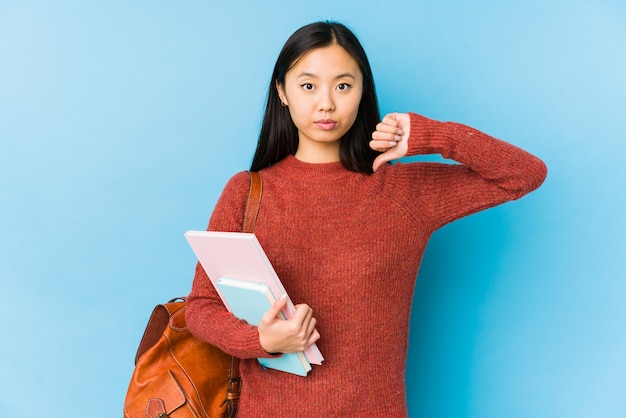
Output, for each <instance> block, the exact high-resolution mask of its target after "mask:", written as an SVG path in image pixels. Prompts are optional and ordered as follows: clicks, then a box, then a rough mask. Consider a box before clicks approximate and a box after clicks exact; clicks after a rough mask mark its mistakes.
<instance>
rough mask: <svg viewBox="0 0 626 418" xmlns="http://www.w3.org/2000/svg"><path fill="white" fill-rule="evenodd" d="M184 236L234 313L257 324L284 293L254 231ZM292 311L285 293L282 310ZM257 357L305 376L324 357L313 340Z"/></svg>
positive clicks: (265, 364)
mask: <svg viewBox="0 0 626 418" xmlns="http://www.w3.org/2000/svg"><path fill="white" fill-rule="evenodd" d="M185 238H186V239H187V241H188V242H189V245H191V248H192V249H193V251H194V253H195V254H196V257H198V260H199V261H200V264H201V265H202V267H203V268H204V271H205V272H206V273H207V275H208V276H209V279H210V280H211V282H212V283H213V286H215V289H216V290H217V293H218V294H219V295H220V297H221V298H222V301H223V302H224V305H225V306H226V307H227V308H228V310H229V311H231V312H232V313H233V315H235V316H236V317H238V318H240V319H244V320H246V321H247V322H248V323H249V324H251V325H258V324H259V322H260V320H261V317H262V316H263V315H264V314H265V312H267V310H268V309H269V308H270V307H271V306H272V304H273V303H274V301H276V299H278V298H280V297H282V296H283V295H287V292H286V291H285V288H284V287H283V284H282V282H281V281H280V279H279V278H278V275H277V274H276V272H275V271H274V268H273V267H272V264H271V263H270V261H269V259H268V258H267V255H266V254H265V251H264V250H263V248H262V247H261V244H260V243H259V241H258V240H257V238H256V236H255V235H254V234H249V233H243V232H215V231H187V232H186V233H185ZM295 312H296V309H295V306H294V304H293V302H292V301H291V299H289V296H288V295H287V305H286V307H285V309H283V311H282V312H281V314H282V316H283V318H284V319H290V318H292V317H293V316H294V314H295ZM258 360H259V363H260V364H261V365H262V366H263V367H267V368H271V369H276V370H281V371H284V372H288V373H293V374H297V375H300V376H306V375H307V374H308V372H309V371H311V364H316V365H320V364H322V361H323V360H324V357H322V354H321V353H320V351H319V349H318V348H317V345H316V344H313V345H311V346H310V347H309V348H307V349H306V350H305V351H303V352H298V353H287V354H283V355H282V356H280V357H275V358H259V359H258Z"/></svg>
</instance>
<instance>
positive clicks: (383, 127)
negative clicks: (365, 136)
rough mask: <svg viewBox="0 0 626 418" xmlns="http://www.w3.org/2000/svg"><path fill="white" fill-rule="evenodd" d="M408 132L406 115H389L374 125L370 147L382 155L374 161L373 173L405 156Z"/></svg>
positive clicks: (409, 123)
mask: <svg viewBox="0 0 626 418" xmlns="http://www.w3.org/2000/svg"><path fill="white" fill-rule="evenodd" d="M410 130H411V118H410V117H409V115H408V114H407V113H389V114H387V115H385V117H384V118H383V120H382V121H381V122H380V123H379V124H378V125H376V130H375V131H374V132H373V133H372V140H371V141H370V147H371V148H372V149H373V150H376V151H379V152H382V154H380V155H379V156H378V157H376V159H375V160H374V164H373V165H372V168H373V169H374V171H376V170H378V167H380V166H381V165H383V164H384V163H387V162H389V161H391V160H395V159H397V158H401V157H404V156H405V155H406V153H407V151H408V149H409V146H408V138H409V131H410Z"/></svg>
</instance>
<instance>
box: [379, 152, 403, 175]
mask: <svg viewBox="0 0 626 418" xmlns="http://www.w3.org/2000/svg"><path fill="white" fill-rule="evenodd" d="M402 156H403V155H402V153H401V152H398V151H396V150H395V149H390V150H389V151H387V152H384V153H383V154H380V155H379V156H378V157H376V159H375V160H374V163H373V164H372V169H373V170H374V171H376V170H378V169H379V168H380V166H381V165H383V164H385V163H388V162H389V161H392V160H396V159H398V158H401V157H402Z"/></svg>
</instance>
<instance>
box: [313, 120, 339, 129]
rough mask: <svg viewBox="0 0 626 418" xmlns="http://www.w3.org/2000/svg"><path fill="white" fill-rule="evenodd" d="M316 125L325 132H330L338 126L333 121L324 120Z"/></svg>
mask: <svg viewBox="0 0 626 418" xmlns="http://www.w3.org/2000/svg"><path fill="white" fill-rule="evenodd" d="M314 123H315V126H317V127H318V128H320V129H322V130H324V131H329V130H331V129H333V128H334V127H335V126H337V122H336V121H334V120H332V119H322V120H318V121H316V122H314Z"/></svg>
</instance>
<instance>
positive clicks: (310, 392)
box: [187, 22, 546, 418]
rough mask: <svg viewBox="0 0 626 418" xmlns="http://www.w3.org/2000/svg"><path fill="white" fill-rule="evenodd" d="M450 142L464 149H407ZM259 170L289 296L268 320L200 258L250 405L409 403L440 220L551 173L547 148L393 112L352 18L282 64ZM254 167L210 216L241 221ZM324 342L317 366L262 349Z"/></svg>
mask: <svg viewBox="0 0 626 418" xmlns="http://www.w3.org/2000/svg"><path fill="white" fill-rule="evenodd" d="M433 153H435V154H441V155H443V156H444V157H446V158H449V159H452V160H455V161H456V162H458V163H459V164H443V163H426V162H415V163H406V164H403V163H396V164H389V162H390V161H391V160H395V159H398V158H400V157H403V156H411V155H418V154H433ZM251 170H254V171H259V172H260V173H261V174H262V176H263V181H264V189H263V198H262V202H261V208H260V212H259V216H258V221H257V224H256V230H255V234H256V236H257V237H258V239H259V241H260V242H261V245H262V246H263V248H264V249H265V251H266V253H267V255H268V257H269V259H270V260H271V262H272V264H273V265H274V268H275V269H276V271H277V273H278V276H279V277H280V278H281V280H282V282H283V284H284V286H285V288H286V289H287V292H288V293H289V295H290V297H291V299H292V300H293V301H294V302H295V303H300V304H299V305H297V314H296V316H295V317H294V318H293V319H291V320H289V321H285V320H281V319H278V317H277V314H278V312H279V311H280V309H281V308H282V307H283V304H284V301H282V302H281V301H278V302H277V303H276V304H275V305H274V306H273V308H272V309H270V310H269V311H268V312H267V313H266V314H265V316H264V317H263V320H262V321H261V323H260V324H259V326H258V327H254V326H250V325H249V324H247V323H246V322H245V321H240V320H238V319H237V318H235V317H234V316H233V315H232V314H230V313H229V312H228V311H227V310H226V309H225V307H224V305H223V304H222V302H221V301H220V299H219V297H218V295H217V294H216V292H215V290H214V288H213V286H212V285H211V283H210V281H209V279H208V278H207V276H206V273H205V272H204V270H203V269H202V268H201V267H200V266H198V268H197V271H196V276H195V278H194V283H193V288H192V291H191V294H190V295H189V298H188V299H187V320H188V325H189V328H190V329H191V331H192V332H193V333H194V334H195V335H196V336H197V337H199V338H201V339H203V340H206V341H208V342H210V343H211V344H214V345H216V346H218V347H220V348H221V349H223V350H224V351H226V352H227V353H230V354H232V355H234V356H236V357H239V358H241V359H242V362H241V377H242V394H241V399H240V404H239V415H238V416H239V417H240V418H245V417H253V416H254V417H281V418H282V417H337V416H349V417H404V416H407V405H406V399H405V398H406V396H405V395H406V390H405V365H406V356H407V341H408V329H409V316H410V315H409V314H410V308H411V301H412V296H413V289H414V285H415V281H416V276H417V273H418V270H419V266H420V262H421V259H422V255H423V253H424V250H425V248H426V244H427V242H428V239H429V238H430V236H431V235H432V233H433V232H434V231H435V230H436V229H437V228H440V227H441V226H443V225H445V224H447V223H449V222H452V221H454V220H455V219H458V218H461V217H463V216H467V215H469V214H472V213H475V212H477V211H480V210H483V209H487V208H489V207H492V206H495V205H498V204H501V203H504V202H507V201H510V200H514V199H517V198H520V197H521V196H523V195H525V194H526V193H528V192H530V191H532V190H534V189H535V188H537V187H538V186H539V185H540V184H541V183H542V182H543V180H544V178H545V175H546V167H545V165H544V164H543V163H542V162H541V160H539V159H538V158H536V157H534V156H532V155H530V154H528V153H527V152H525V151H523V150H521V149H519V148H517V147H514V146H513V145H510V144H508V143H506V142H503V141H501V140H498V139H495V138H492V137H491V136H488V135H486V134H484V133H482V132H479V131H477V130H475V129H473V128H470V127H467V126H464V125H461V124H457V123H450V122H438V121H434V120H432V119H428V118H426V117H424V116H420V115H418V114H415V113H410V114H405V113H391V114H388V115H386V116H385V117H384V118H383V119H382V121H380V117H379V114H378V105H377V99H376V93H375V89H374V81H373V77H372V73H371V70H370V66H369V63H368V60H367V57H366V55H365V52H364V51H363V49H362V47H361V45H360V43H359V41H358V40H357V39H356V37H355V36H354V35H353V34H352V33H351V32H350V31H349V30H348V29H347V28H346V27H345V26H343V25H341V24H337V23H328V22H320V23H314V24H311V25H307V26H305V27H303V28H301V29H299V30H298V31H296V32H295V33H294V34H293V35H292V36H291V37H290V38H289V40H287V42H286V44H285V46H284V47H283V49H282V51H281V52H280V55H279V57H278V60H277V62H276V66H275V68H274V73H273V75H272V80H271V84H270V88H269V96H268V99H267V107H266V111H265V118H264V120H263V125H262V128H261V134H260V138H259V142H258V146H257V150H256V153H255V155H254V159H253V162H252V167H251ZM248 187H249V177H248V175H247V173H245V172H242V173H239V174H236V175H235V176H234V177H233V178H232V179H231V180H230V181H229V183H228V184H227V185H226V187H225V189H224V191H223V193H222V195H221V197H220V199H219V201H218V203H217V205H216V207H215V210H214V212H213V214H212V216H211V220H210V222H209V229H211V230H220V231H240V230H241V224H242V217H243V213H244V207H245V200H246V195H247V191H248ZM313 343H317V345H318V347H319V349H320V351H321V352H322V354H323V355H324V358H325V361H324V363H323V364H322V365H321V366H313V370H312V371H311V372H310V373H309V375H308V376H307V377H300V376H296V375H291V374H288V373H284V372H279V371H275V370H269V369H268V370H264V369H263V368H262V367H261V366H260V365H259V363H258V362H257V361H256V358H257V357H272V356H278V355H281V353H290V352H295V351H302V350H304V349H305V348H307V347H308V346H310V345H311V344H313Z"/></svg>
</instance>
